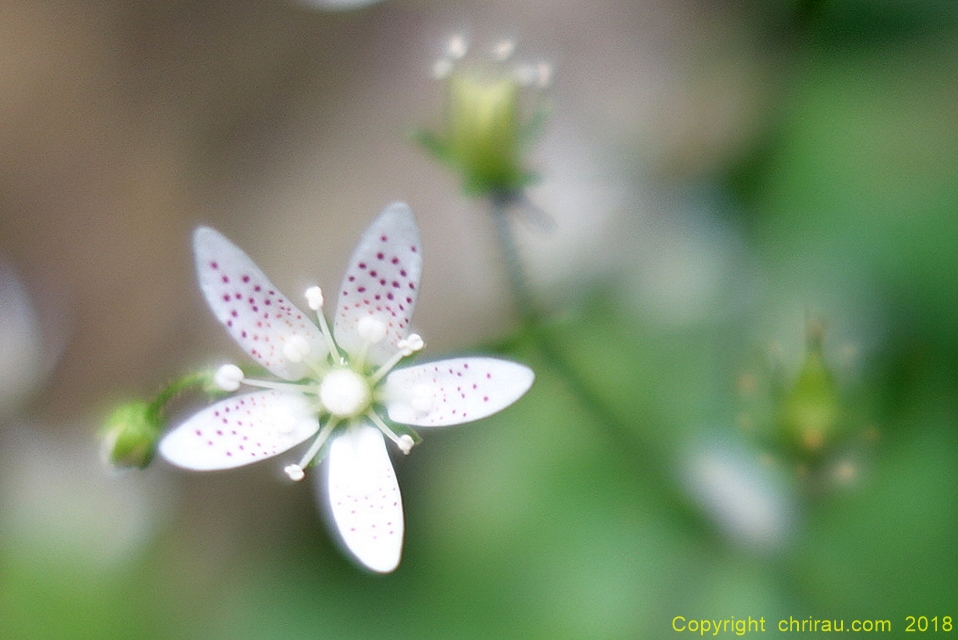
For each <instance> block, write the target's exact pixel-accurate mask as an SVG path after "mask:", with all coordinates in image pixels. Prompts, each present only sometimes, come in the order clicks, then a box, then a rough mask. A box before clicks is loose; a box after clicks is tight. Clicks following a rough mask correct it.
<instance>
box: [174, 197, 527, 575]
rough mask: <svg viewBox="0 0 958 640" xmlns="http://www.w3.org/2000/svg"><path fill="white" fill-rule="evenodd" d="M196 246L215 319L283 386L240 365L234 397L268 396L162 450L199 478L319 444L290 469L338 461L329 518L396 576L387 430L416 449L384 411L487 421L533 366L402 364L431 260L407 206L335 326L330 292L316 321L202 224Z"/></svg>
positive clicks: (383, 223) (356, 549)
mask: <svg viewBox="0 0 958 640" xmlns="http://www.w3.org/2000/svg"><path fill="white" fill-rule="evenodd" d="M193 244H194V251H195V255H196V268H197V272H198V276H199V282H200V288H201V289H202V290H203V295H204V296H205V297H206V301H207V302H208V303H209V306H210V308H211V309H212V310H213V313H214V314H215V315H216V317H217V319H218V320H219V321H220V322H221V323H223V325H225V326H226V329H227V330H228V331H229V333H230V335H231V336H233V339H235V340H236V342H237V343H239V345H240V346H241V347H242V348H243V349H244V350H245V351H246V352H247V353H248V354H249V355H250V356H252V358H253V359H254V360H256V362H258V363H259V364H260V365H262V366H263V367H265V368H266V369H268V370H269V371H270V372H271V373H273V374H274V375H276V376H277V377H279V378H282V379H283V380H282V381H278V380H273V381H270V380H253V379H250V378H247V377H245V375H244V374H243V372H242V371H241V370H240V369H239V367H236V366H235V365H225V366H223V367H221V368H220V369H219V371H218V372H217V375H216V379H217V382H218V384H219V385H220V386H221V387H222V388H223V389H225V390H227V391H234V390H236V389H238V388H239V387H240V385H241V384H246V385H249V386H254V387H260V388H264V389H265V390H263V391H254V392H252V393H247V394H243V395H237V396H233V397H231V398H229V399H227V400H223V401H221V402H217V403H215V404H213V405H211V406H209V407H207V408H206V409H204V410H202V411H200V412H199V413H197V414H196V415H194V416H193V417H191V418H189V419H188V420H187V421H186V422H184V423H183V424H181V425H179V426H178V427H176V428H175V429H173V430H172V431H171V432H170V433H168V434H167V435H166V436H165V437H164V438H163V440H162V441H161V442H160V446H159V450H160V453H161V454H162V456H163V457H164V458H166V459H167V460H168V461H169V462H171V463H173V464H175V465H177V466H180V467H183V468H186V469H192V470H197V471H206V470H214V469H228V468H232V467H238V466H242V465H245V464H249V463H252V462H257V461H258V460H262V459H264V458H269V457H271V456H275V455H278V454H280V453H283V452H284V451H286V450H288V449H290V448H291V447H294V446H296V445H297V444H300V443H302V442H304V441H306V440H307V439H309V438H311V437H313V436H315V438H314V439H313V441H312V443H311V444H310V446H309V447H308V449H307V451H306V452H305V453H304V455H303V456H302V458H301V459H300V460H299V462H298V463H296V464H290V465H288V466H287V467H286V469H285V470H286V473H287V474H288V475H289V476H290V478H292V479H293V480H300V479H302V478H303V477H304V475H305V474H304V470H305V469H306V468H307V467H308V466H310V465H311V464H313V463H314V462H315V461H317V460H318V459H320V458H321V457H322V456H321V453H325V454H326V456H327V458H328V459H327V460H326V473H327V477H326V478H325V487H326V489H327V494H328V497H329V505H328V506H329V511H330V513H331V514H332V518H333V520H334V521H335V523H336V527H337V529H338V530H339V534H340V536H341V537H342V540H343V542H344V543H345V546H346V547H347V548H348V549H349V550H350V552H352V553H353V554H354V555H355V556H356V558H357V559H358V560H359V561H360V562H361V563H362V564H363V565H365V566H366V567H368V568H369V569H371V570H373V571H377V572H382V573H386V572H389V571H392V570H393V569H395V568H396V566H397V565H398V564H399V557H400V554H401V552H402V540H403V511H402V499H401V497H400V494H399V485H398V483H397V482H396V475H395V473H394V472H393V467H392V463H391V462H390V459H389V454H388V452H387V451H386V446H385V441H384V439H383V435H385V436H387V437H388V438H389V439H391V440H392V441H393V442H395V443H396V445H397V446H398V447H399V449H400V450H401V451H402V452H403V453H409V450H410V449H411V448H412V446H413V444H414V440H413V438H412V436H411V435H410V434H409V433H406V432H403V433H399V434H397V433H396V431H395V430H394V428H392V427H390V424H389V423H388V422H387V421H386V420H385V419H384V417H383V414H385V415H386V416H388V418H389V420H390V421H391V422H392V423H396V424H405V425H413V426H420V427H440V426H446V425H453V424H460V423H463V422H469V421H472V420H477V419H479V418H483V417H485V416H488V415H490V414H493V413H495V412H497V411H499V410H501V409H503V408H505V407H506V406H508V405H510V404H511V403H513V402H515V401H516V400H517V399H518V398H519V397H521V396H522V395H523V394H524V393H525V392H526V391H527V390H528V389H529V387H530V386H531V385H532V381H533V378H534V374H533V372H532V370H531V369H529V368H528V367H525V366H523V365H520V364H516V363H514V362H509V361H506V360H500V359H495V358H485V357H472V358H453V359H449V360H441V361H438V362H432V363H429V364H418V365H413V366H409V367H405V368H400V369H394V367H395V366H396V364H398V363H399V362H400V361H401V360H402V359H403V358H405V357H407V356H410V355H412V354H413V353H414V352H416V351H418V350H420V349H421V348H422V346H423V341H422V339H421V338H420V337H419V336H418V335H416V334H414V333H413V334H411V333H409V324H410V318H411V317H412V312H413V307H414V306H415V303H416V296H417V293H418V287H419V275H420V272H421V268H422V256H421V252H420V247H419V230H418V228H417V226H416V221H415V218H414V217H413V214H412V211H410V209H409V207H407V206H406V205H405V204H402V203H396V204H392V205H390V206H389V207H387V208H386V210H385V211H383V213H382V214H381V215H380V216H379V218H377V219H376V221H375V222H373V224H372V225H371V226H370V227H369V228H368V229H367V230H366V232H365V234H364V235H363V237H362V239H361V240H360V243H359V246H358V247H357V248H356V251H355V252H354V253H353V256H352V259H351V261H350V264H349V268H348V269H347V270H346V275H345V276H344V278H343V282H342V285H341V287H340V289H339V304H338V305H337V308H336V315H335V319H334V323H333V329H332V331H330V327H329V325H328V324H327V322H326V319H325V317H324V315H323V312H322V309H323V294H322V291H321V290H320V289H319V287H312V288H310V289H308V290H307V291H306V300H307V303H308V305H309V308H310V309H312V310H313V311H315V312H316V320H317V321H318V326H317V324H314V323H313V321H312V320H311V318H310V317H309V316H308V315H307V314H306V313H304V312H302V311H300V310H299V309H298V308H297V307H296V306H295V305H293V303H291V302H290V301H289V300H288V299H287V298H286V297H285V296H283V294H281V293H280V292H279V291H278V290H277V289H276V287H274V286H273V285H272V283H270V281H269V280H268V279H267V278H266V276H265V275H264V274H263V272H262V271H261V270H260V269H259V268H258V267H257V266H256V265H255V264H254V263H253V261H252V260H250V258H249V257H248V256H247V255H246V254H245V253H243V251H242V250H240V249H239V248H238V247H236V246H235V245H233V244H232V243H231V242H230V241H229V240H227V239H226V238H224V237H223V236H222V235H220V234H219V233H218V232H216V231H214V230H212V229H209V228H205V227H201V228H199V229H197V230H196V232H195V234H194V236H193ZM317 434H318V435H317ZM317 476H318V474H317ZM318 484H319V485H321V484H322V481H321V480H320V481H319V482H318Z"/></svg>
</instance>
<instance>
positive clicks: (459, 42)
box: [446, 33, 469, 60]
mask: <svg viewBox="0 0 958 640" xmlns="http://www.w3.org/2000/svg"><path fill="white" fill-rule="evenodd" d="M468 52H469V43H468V42H466V37H465V36H463V35H462V34H461V33H457V34H456V35H454V36H452V37H451V38H449V41H448V42H447V43H446V54H447V55H448V56H449V57H450V58H452V59H453V60H459V59H461V58H463V57H464V56H465V55H466V54H467V53H468Z"/></svg>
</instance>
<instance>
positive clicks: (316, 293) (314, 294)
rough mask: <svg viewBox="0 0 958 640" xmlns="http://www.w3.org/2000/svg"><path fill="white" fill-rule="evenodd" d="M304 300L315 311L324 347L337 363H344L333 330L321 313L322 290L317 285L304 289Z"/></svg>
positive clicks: (344, 360)
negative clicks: (324, 342) (324, 343)
mask: <svg viewBox="0 0 958 640" xmlns="http://www.w3.org/2000/svg"><path fill="white" fill-rule="evenodd" d="M306 301H307V303H308V304H309V308H310V309H312V310H313V311H315V312H316V319H317V320H318V321H319V330H320V331H322V332H323V338H325V339H326V348H327V349H329V354H330V356H332V357H333V358H334V359H336V360H338V361H339V364H346V359H345V358H344V357H343V353H342V351H340V350H339V346H338V345H337V344H336V341H335V340H333V332H332V331H330V330H329V323H327V322H326V315H325V314H324V313H323V290H322V289H320V288H319V287H310V288H309V289H307V290H306Z"/></svg>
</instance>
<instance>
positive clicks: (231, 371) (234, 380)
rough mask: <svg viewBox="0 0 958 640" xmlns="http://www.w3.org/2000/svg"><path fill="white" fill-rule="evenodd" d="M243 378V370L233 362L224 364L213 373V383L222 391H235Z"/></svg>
mask: <svg viewBox="0 0 958 640" xmlns="http://www.w3.org/2000/svg"><path fill="white" fill-rule="evenodd" d="M245 378H246V376H245V375H244V374H243V370H242V369H240V368H239V367H237V366H236V365H235V364H224V365H223V366H222V367H220V368H219V369H217V370H216V373H214V374H213V383H214V384H216V386H217V387H219V388H220V389H222V390H223V391H236V390H237V389H239V388H240V385H241V384H242V383H243V382H244V381H245Z"/></svg>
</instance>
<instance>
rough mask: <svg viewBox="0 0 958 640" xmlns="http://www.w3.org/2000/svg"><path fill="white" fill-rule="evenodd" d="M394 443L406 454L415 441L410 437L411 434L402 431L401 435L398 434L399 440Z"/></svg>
mask: <svg viewBox="0 0 958 640" xmlns="http://www.w3.org/2000/svg"><path fill="white" fill-rule="evenodd" d="M396 444H397V445H399V450H400V451H402V452H403V453H404V454H405V455H407V456H408V455H409V452H410V451H412V448H413V445H414V444H416V442H415V441H414V440H413V439H412V436H410V435H409V434H407V433H404V434H402V435H401V436H399V441H398V442H397V443H396Z"/></svg>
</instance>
